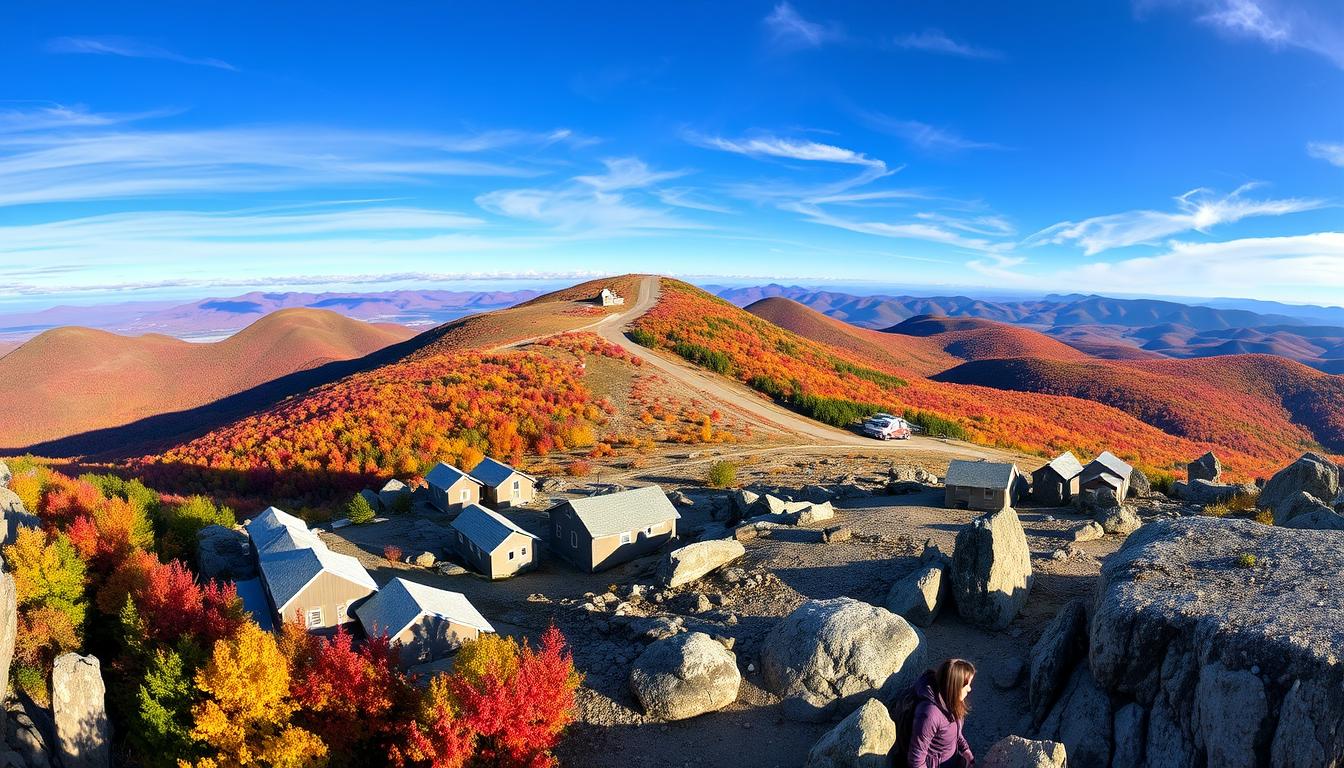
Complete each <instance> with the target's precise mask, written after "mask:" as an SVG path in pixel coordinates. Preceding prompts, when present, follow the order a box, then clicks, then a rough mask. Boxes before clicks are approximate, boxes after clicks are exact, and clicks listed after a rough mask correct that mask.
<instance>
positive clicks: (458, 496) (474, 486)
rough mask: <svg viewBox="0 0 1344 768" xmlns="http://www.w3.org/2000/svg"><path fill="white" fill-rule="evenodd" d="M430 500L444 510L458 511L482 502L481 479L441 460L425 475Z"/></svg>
mask: <svg viewBox="0 0 1344 768" xmlns="http://www.w3.org/2000/svg"><path fill="white" fill-rule="evenodd" d="M425 484H426V485H428V486H429V502H430V503H431V504H433V505H434V506H435V507H438V508H439V509H440V510H442V511H444V512H456V511H458V510H461V509H465V508H467V507H468V506H471V505H472V504H479V503H481V481H480V480H477V479H476V478H474V477H472V476H471V475H469V474H467V473H466V472H463V471H462V470H460V469H458V468H457V467H454V466H453V465H452V464H446V463H444V462H442V461H440V462H439V463H438V464H435V465H434V468H433V469H431V470H429V473H428V474H426V475H425Z"/></svg>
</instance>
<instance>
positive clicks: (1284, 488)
mask: <svg viewBox="0 0 1344 768" xmlns="http://www.w3.org/2000/svg"><path fill="white" fill-rule="evenodd" d="M1304 491H1305V492H1306V493H1308V494H1311V495H1312V496H1314V497H1316V498H1317V499H1322V500H1326V501H1333V500H1334V498H1335V496H1336V495H1338V493H1339V467H1336V466H1335V465H1334V463H1333V462H1331V461H1330V459H1328V458H1326V457H1324V456H1321V455H1320V454H1317V453H1304V454H1302V456H1301V458H1299V459H1298V460H1297V461H1294V462H1293V463H1292V464H1289V465H1288V466H1286V467H1284V468H1283V469H1281V470H1279V471H1278V472H1276V473H1274V476H1273V477H1271V478H1270V479H1269V482H1267V483H1265V487H1264V488H1262V489H1261V490H1260V498H1259V500H1258V501H1257V502H1256V506H1258V507H1260V508H1261V509H1268V510H1270V511H1271V512H1273V514H1274V524H1275V525H1282V524H1284V523H1286V522H1288V520H1289V519H1290V518H1289V516H1288V512H1289V509H1288V505H1289V502H1291V501H1292V500H1293V498H1294V497H1295V496H1297V494H1299V493H1302V492H1304Z"/></svg>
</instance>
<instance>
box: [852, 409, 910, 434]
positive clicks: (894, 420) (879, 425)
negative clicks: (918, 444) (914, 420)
mask: <svg viewBox="0 0 1344 768" xmlns="http://www.w3.org/2000/svg"><path fill="white" fill-rule="evenodd" d="M860 431H861V432H863V434H865V435H868V436H869V437H875V438H877V439H878V440H908V439H909V438H910V434H911V433H912V432H913V431H914V430H912V429H911V428H910V422H908V421H906V420H905V419H902V418H901V417H900V416H892V415H891V414H890V413H877V414H873V416H871V417H870V418H869V419H868V420H867V421H865V422H863V426H862V427H860Z"/></svg>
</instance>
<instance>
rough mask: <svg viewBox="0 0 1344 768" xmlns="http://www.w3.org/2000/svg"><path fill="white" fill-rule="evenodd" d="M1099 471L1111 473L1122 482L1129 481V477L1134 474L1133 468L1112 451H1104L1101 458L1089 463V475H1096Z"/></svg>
mask: <svg viewBox="0 0 1344 768" xmlns="http://www.w3.org/2000/svg"><path fill="white" fill-rule="evenodd" d="M1098 470H1105V471H1107V472H1110V473H1111V474H1112V475H1115V476H1116V477H1118V478H1120V479H1121V480H1128V479H1129V476H1130V475H1131V474H1133V473H1134V468H1133V467H1131V466H1129V465H1128V464H1126V463H1125V462H1124V461H1121V459H1120V457H1119V456H1116V455H1115V454H1114V453H1111V452H1110V451H1102V453H1101V455H1100V456H1098V457H1097V458H1095V459H1093V460H1092V461H1091V462H1089V463H1088V465H1087V473H1088V475H1095V474H1096V473H1097V471H1098Z"/></svg>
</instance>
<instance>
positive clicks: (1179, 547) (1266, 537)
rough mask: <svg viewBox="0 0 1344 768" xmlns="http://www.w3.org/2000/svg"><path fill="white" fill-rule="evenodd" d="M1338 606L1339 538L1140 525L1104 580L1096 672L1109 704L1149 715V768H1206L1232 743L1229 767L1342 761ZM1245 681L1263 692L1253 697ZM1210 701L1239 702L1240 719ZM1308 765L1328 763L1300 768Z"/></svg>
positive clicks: (1232, 527) (1222, 522)
mask: <svg viewBox="0 0 1344 768" xmlns="http://www.w3.org/2000/svg"><path fill="white" fill-rule="evenodd" d="M1245 553H1252V554H1254V555H1255V556H1256V557H1257V560H1258V563H1257V565H1256V568H1255V569H1254V570H1253V571H1251V570H1248V569H1246V568H1242V567H1240V566H1239V565H1238V563H1237V559H1238V557H1239V556H1240V555H1241V554H1245ZM1340 595H1344V547H1341V546H1340V545H1339V538H1338V534H1336V533H1332V532H1326V531H1306V530H1294V529H1290V528H1280V527H1276V526H1265V525H1260V524H1258V523H1255V522H1252V521H1249V520H1230V519H1214V518H1207V517H1186V518H1181V519H1179V520H1162V521H1157V522H1153V523H1149V524H1148V525H1145V526H1144V527H1143V528H1142V529H1141V530H1139V531H1138V532H1136V533H1135V534H1133V535H1132V536H1130V537H1129V539H1128V540H1127V541H1126V542H1125V544H1124V545H1123V546H1122V547H1121V548H1120V550H1119V551H1117V552H1116V553H1114V554H1113V555H1111V556H1110V558H1109V559H1108V560H1107V562H1106V564H1105V565H1104V566H1103V568H1102V571H1101V578H1100V581H1099V583H1098V591H1097V602H1096V611H1095V614H1094V615H1093V617H1092V623H1091V635H1090V640H1091V645H1090V649H1089V659H1090V663H1091V668H1092V670H1093V672H1094V673H1095V674H1096V677H1097V680H1098V681H1099V682H1100V683H1101V685H1102V686H1103V687H1104V688H1105V689H1106V690H1108V691H1110V692H1112V693H1113V694H1115V695H1117V696H1120V697H1123V698H1127V699H1134V700H1137V701H1138V702H1139V703H1140V704H1142V705H1144V706H1145V707H1146V708H1148V710H1149V712H1150V716H1149V718H1148V730H1147V738H1146V743H1147V748H1146V760H1147V765H1148V766H1154V765H1155V764H1159V765H1162V766H1167V765H1170V766H1177V767H1178V768H1189V767H1193V766H1196V765H1198V766H1200V767H1201V768H1202V766H1204V765H1205V763H1204V762H1200V763H1198V764H1196V763H1195V762H1194V760H1195V759H1196V758H1195V756H1196V755H1200V754H1201V753H1207V752H1208V751H1209V750H1210V749H1211V748H1212V747H1213V744H1214V742H1215V741H1218V740H1226V739H1228V738H1229V737H1228V736H1227V733H1228V729H1235V730H1238V731H1239V733H1240V735H1241V736H1244V737H1245V740H1244V741H1238V740H1235V739H1233V740H1231V741H1226V742H1225V743H1226V744H1227V745H1228V746H1227V747H1226V748H1227V749H1229V750H1232V751H1231V752H1230V753H1229V754H1228V755H1226V756H1225V758H1226V759H1230V760H1233V761H1235V760H1238V759H1241V758H1239V757H1238V755H1242V756H1244V755H1245V754H1246V752H1247V750H1249V751H1250V752H1252V753H1254V754H1256V755H1266V754H1283V755H1291V756H1292V757H1291V758H1286V759H1287V761H1286V762H1276V763H1274V765H1281V766H1289V765H1294V766H1295V765H1317V766H1323V765H1330V764H1331V761H1335V762H1340V761H1344V728H1341V727H1340V724H1341V723H1344V665H1341V664H1340V663H1339V649H1340V648H1344V601H1341V600H1340V599H1339V596H1340ZM1238 673H1246V674H1245V675H1243V674H1238ZM1248 675H1249V676H1248ZM1206 676H1208V677H1209V679H1208V680H1205V677H1206ZM1251 677H1255V678H1257V679H1258V680H1260V681H1265V682H1266V683H1267V684H1265V685H1264V686H1263V690H1262V691H1261V692H1257V691H1256V688H1255V684H1253V683H1252V682H1251V679H1250V678H1251ZM1299 682H1300V684H1301V685H1300V686H1299V685H1298V683H1299ZM1308 686H1310V690H1307V689H1308ZM1293 690H1297V691H1299V692H1301V691H1307V692H1306V693H1296V694H1290V691H1293ZM1229 691H1230V692H1229ZM1261 695H1263V696H1264V698H1265V701H1264V707H1263V712H1266V713H1268V715H1267V716H1266V717H1264V718H1262V717H1260V712H1261V709H1260V705H1259V703H1258V697H1259V696H1261ZM1215 697H1222V698H1225V699H1228V700H1236V701H1238V702H1239V703H1238V705H1237V711H1236V712H1232V711H1230V710H1229V709H1228V708H1226V707H1225V706H1224V705H1223V704H1220V703H1219V702H1216V701H1214V698H1215ZM1294 697H1296V698H1294ZM1295 707H1296V709H1295ZM1285 712H1288V713H1294V715H1293V716H1294V717H1298V718H1300V719H1299V721H1298V722H1291V723H1288V722H1285V720H1284V717H1285V714H1284V713H1285ZM1226 717H1233V718H1235V722H1233V723H1231V724H1229V723H1226V722H1224V721H1225V719H1226ZM1308 734H1310V737H1308V736H1307V735H1308ZM1279 739H1284V740H1285V741H1284V743H1279V742H1278V740H1279ZM1309 741H1314V742H1315V744H1316V746H1315V747H1313V746H1311V743H1309ZM1313 751H1316V752H1317V753H1319V754H1321V755H1324V756H1325V760H1324V761H1312V760H1309V759H1306V757H1305V756H1307V755H1310V754H1312V752H1313ZM1159 755H1160V756H1161V758H1160V762H1159V763H1155V760H1158V759H1159V758H1158V757H1157V756H1159ZM1207 764H1208V765H1214V764H1215V763H1214V762H1213V761H1210V762H1208V763H1207Z"/></svg>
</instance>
